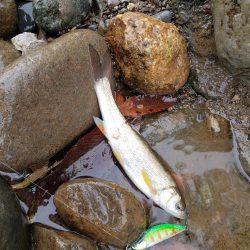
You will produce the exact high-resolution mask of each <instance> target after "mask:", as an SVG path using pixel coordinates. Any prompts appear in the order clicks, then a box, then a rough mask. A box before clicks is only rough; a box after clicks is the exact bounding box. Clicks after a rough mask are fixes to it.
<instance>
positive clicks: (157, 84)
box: [106, 12, 189, 94]
mask: <svg viewBox="0 0 250 250" xmlns="http://www.w3.org/2000/svg"><path fill="white" fill-rule="evenodd" d="M106 39H107V41H108V42H109V44H110V45H111V48H112V50H113V52H114V53H115V58H116V61H117V64H118V66H119V68H120V71H121V73H122V76H123V77H124V80H125V83H126V84H128V85H129V86H131V87H132V88H135V89H136V90H138V91H139V92H142V93H146V94H170V93H174V92H176V91H177V90H178V89H180V88H181V87H182V86H183V85H184V84H185V83H186V81H187V78H188V74H189V59H188V54H187V48H186V42H185V40H184V38H183V36H182V35H181V34H180V33H179V31H178V30H177V28H176V26H175V25H174V24H171V23H164V22H162V21H160V20H157V19H155V18H153V17H151V16H147V15H145V14H142V13H136V12H127V13H125V14H122V15H118V16H116V17H115V18H113V19H112V20H111V23H110V25H109V28H108V32H107V36H106Z"/></svg>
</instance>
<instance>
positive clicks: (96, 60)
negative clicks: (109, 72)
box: [89, 44, 102, 82]
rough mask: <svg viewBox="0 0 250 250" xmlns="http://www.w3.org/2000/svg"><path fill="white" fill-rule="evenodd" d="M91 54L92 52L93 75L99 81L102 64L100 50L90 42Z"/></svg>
mask: <svg viewBox="0 0 250 250" xmlns="http://www.w3.org/2000/svg"><path fill="white" fill-rule="evenodd" d="M89 54H90V61H91V67H92V72H93V77H94V80H95V81H96V82H97V81H98V80H100V79H101V72H102V65H101V60H100V56H99V54H98V52H97V51H96V49H95V48H94V47H93V46H92V45H91V44H89Z"/></svg>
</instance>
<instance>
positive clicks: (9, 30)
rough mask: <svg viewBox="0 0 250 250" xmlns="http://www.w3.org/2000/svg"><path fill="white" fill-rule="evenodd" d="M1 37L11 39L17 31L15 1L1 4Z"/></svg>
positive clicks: (8, 0)
mask: <svg viewBox="0 0 250 250" xmlns="http://www.w3.org/2000/svg"><path fill="white" fill-rule="evenodd" d="M0 17H1V18H0V37H3V38H9V37H10V36H11V35H13V34H14V33H15V31H16V20H17V13H16V4H15V1H14V0H1V2H0Z"/></svg>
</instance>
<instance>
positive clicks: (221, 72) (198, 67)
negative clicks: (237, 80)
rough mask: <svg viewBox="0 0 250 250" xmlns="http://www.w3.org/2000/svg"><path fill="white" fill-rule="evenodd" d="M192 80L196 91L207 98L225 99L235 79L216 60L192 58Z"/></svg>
mask: <svg viewBox="0 0 250 250" xmlns="http://www.w3.org/2000/svg"><path fill="white" fill-rule="evenodd" d="M190 75H191V79H192V84H193V88H194V89H195V91H196V92H197V93H199V94H201V95H203V96H204V97H206V98H223V96H224V94H225V92H226V91H227V90H228V87H229V86H230V85H232V84H233V82H234V79H233V77H232V76H231V75H230V73H228V72H227V70H226V69H224V68H223V67H221V66H220V65H219V64H218V62H216V61H215V60H214V59H209V58H201V57H196V56H192V57H191V74H190Z"/></svg>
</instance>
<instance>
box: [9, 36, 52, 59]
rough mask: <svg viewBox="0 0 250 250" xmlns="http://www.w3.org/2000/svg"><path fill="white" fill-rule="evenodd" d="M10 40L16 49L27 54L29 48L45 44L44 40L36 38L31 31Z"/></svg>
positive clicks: (32, 48)
mask: <svg viewBox="0 0 250 250" xmlns="http://www.w3.org/2000/svg"><path fill="white" fill-rule="evenodd" d="M11 42H12V43H13V45H14V46H15V48H16V49H17V50H20V51H22V54H23V55H24V54H27V53H29V52H30V51H31V50H34V49H37V48H39V47H41V46H43V45H46V44H47V43H46V41H44V40H39V39H37V36H36V34H34V33H31V32H24V33H22V34H19V35H17V36H15V37H13V38H12V39H11Z"/></svg>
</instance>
